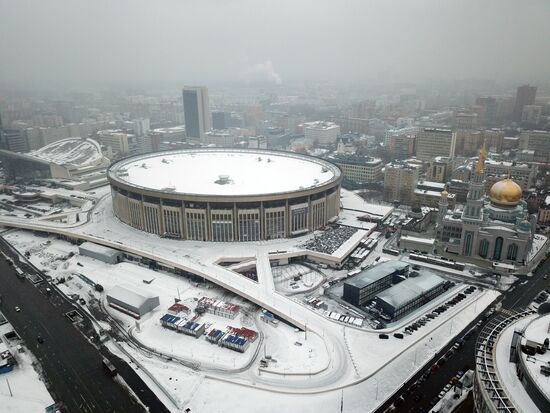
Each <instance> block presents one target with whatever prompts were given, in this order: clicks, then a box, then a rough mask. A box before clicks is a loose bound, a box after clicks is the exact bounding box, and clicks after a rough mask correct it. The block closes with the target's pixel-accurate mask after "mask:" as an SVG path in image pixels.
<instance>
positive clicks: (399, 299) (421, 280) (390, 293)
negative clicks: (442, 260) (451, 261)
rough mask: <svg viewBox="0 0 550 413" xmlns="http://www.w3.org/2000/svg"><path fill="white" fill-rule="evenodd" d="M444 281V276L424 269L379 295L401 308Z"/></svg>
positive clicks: (380, 297) (395, 306)
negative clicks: (415, 275) (417, 274)
mask: <svg viewBox="0 0 550 413" xmlns="http://www.w3.org/2000/svg"><path fill="white" fill-rule="evenodd" d="M444 282H445V280H443V278H441V277H439V276H437V275H435V274H432V273H430V272H425V271H424V272H422V273H421V274H420V275H419V276H418V277H414V278H407V279H406V280H405V281H401V282H400V283H399V284H396V285H394V286H393V287H390V288H388V289H387V290H384V291H382V292H381V293H380V294H378V296H377V297H378V298H379V299H381V300H384V301H385V302H386V303H388V304H390V305H391V306H393V307H394V308H399V307H401V306H402V305H404V304H406V303H408V302H410V301H411V300H413V299H415V298H416V297H419V296H421V295H422V294H424V293H425V292H427V291H429V290H431V289H432V288H435V287H437V286H438V285H439V284H442V283H444Z"/></svg>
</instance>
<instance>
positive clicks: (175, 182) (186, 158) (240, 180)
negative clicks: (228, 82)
mask: <svg viewBox="0 0 550 413" xmlns="http://www.w3.org/2000/svg"><path fill="white" fill-rule="evenodd" d="M109 174H110V176H111V177H112V178H114V179H115V180H117V181H121V182H124V183H127V184H130V185H132V186H137V187H141V188H145V189H151V190H157V191H166V192H172V193H182V194H200V195H261V194H266V193H268V194H272V193H284V192H293V191H300V190H304V189H309V188H315V187H319V186H322V185H324V184H328V183H329V182H333V181H335V180H336V179H338V178H339V177H340V170H339V169H338V168H337V167H336V166H334V165H333V164H331V163H329V162H326V161H323V160H321V159H316V158H313V157H309V156H304V155H300V154H296V153H290V152H289V153H284V152H275V151H266V150H242V149H198V150H182V151H171V152H159V153H154V154H147V155H142V156H137V157H133V158H129V159H126V160H123V161H120V162H118V163H116V164H115V165H113V166H112V167H111V169H110V171H109Z"/></svg>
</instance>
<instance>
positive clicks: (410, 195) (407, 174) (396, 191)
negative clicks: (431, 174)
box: [384, 162, 419, 205]
mask: <svg viewBox="0 0 550 413" xmlns="http://www.w3.org/2000/svg"><path fill="white" fill-rule="evenodd" d="M418 173H419V169H418V168H417V167H415V166H413V165H408V164H405V163H399V162H392V163H389V164H387V165H386V167H385V169H384V201H386V202H394V201H398V202H400V203H402V204H405V205H412V203H413V201H414V190H415V188H416V184H417V183H418Z"/></svg>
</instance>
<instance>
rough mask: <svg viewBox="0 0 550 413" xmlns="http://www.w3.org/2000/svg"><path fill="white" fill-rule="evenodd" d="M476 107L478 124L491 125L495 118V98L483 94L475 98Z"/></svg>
mask: <svg viewBox="0 0 550 413" xmlns="http://www.w3.org/2000/svg"><path fill="white" fill-rule="evenodd" d="M476 106H477V107H478V111H476V112H477V114H478V121H479V124H481V125H484V126H489V127H492V126H494V125H495V123H496V119H497V100H496V99H495V98H494V97H491V96H483V97H479V98H477V99H476Z"/></svg>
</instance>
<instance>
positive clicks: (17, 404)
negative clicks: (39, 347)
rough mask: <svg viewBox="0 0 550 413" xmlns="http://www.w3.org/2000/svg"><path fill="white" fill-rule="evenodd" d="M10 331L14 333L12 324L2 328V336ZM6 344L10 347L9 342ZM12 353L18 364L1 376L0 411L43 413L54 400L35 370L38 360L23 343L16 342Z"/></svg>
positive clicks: (0, 331)
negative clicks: (17, 346) (21, 350)
mask: <svg viewBox="0 0 550 413" xmlns="http://www.w3.org/2000/svg"><path fill="white" fill-rule="evenodd" d="M10 331H13V327H12V326H11V324H9V323H6V324H3V325H1V326H0V335H1V336H4V334H6V333H8V332H10ZM3 341H4V339H3ZM4 342H5V343H6V344H7V345H8V347H10V344H9V343H8V342H7V341H4ZM17 344H20V345H21V346H22V347H23V348H24V349H25V352H24V353H18V352H17V350H16V348H15V347H16V345H17ZM11 351H12V354H14V356H15V358H16V360H17V363H18V364H17V366H15V367H14V369H13V370H12V371H11V372H8V373H5V374H0V406H1V408H0V410H1V411H2V412H6V413H8V412H9V413H11V412H17V413H43V412H44V409H45V408H46V407H47V406H49V405H51V404H52V403H54V400H53V399H52V396H51V395H50V393H48V390H47V389H46V386H45V384H44V382H43V381H42V378H41V377H40V375H39V374H38V373H37V372H36V371H35V370H34V367H33V363H34V362H35V361H36V360H35V359H34V357H33V355H32V354H31V353H30V351H29V350H28V349H26V347H24V345H23V343H15V342H14V344H13V347H11Z"/></svg>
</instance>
